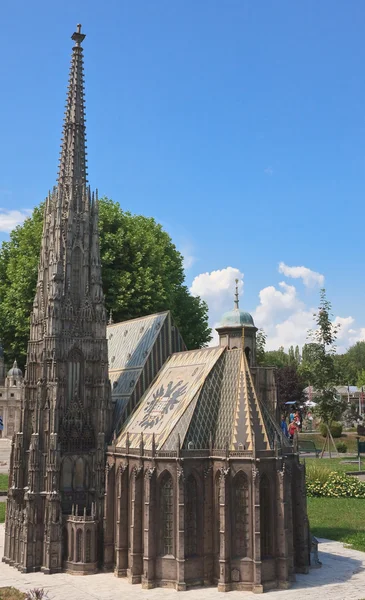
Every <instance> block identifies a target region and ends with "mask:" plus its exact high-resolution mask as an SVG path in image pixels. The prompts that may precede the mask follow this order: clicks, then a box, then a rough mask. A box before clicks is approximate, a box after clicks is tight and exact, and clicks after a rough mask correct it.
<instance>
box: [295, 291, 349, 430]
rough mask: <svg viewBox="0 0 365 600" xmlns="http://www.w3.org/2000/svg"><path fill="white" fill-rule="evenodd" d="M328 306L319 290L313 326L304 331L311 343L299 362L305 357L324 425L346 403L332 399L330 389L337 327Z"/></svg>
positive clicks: (329, 305) (333, 373) (333, 377)
mask: <svg viewBox="0 0 365 600" xmlns="http://www.w3.org/2000/svg"><path fill="white" fill-rule="evenodd" d="M331 309H332V307H331V303H330V302H329V300H327V297H326V291H325V290H324V289H322V290H321V292H320V304H319V307H318V312H317V313H316V314H315V315H314V321H315V328H314V329H312V330H311V331H310V332H308V337H309V339H310V340H311V341H312V344H311V345H310V350H309V349H308V348H307V349H306V351H305V352H304V351H303V362H304V359H305V361H309V363H310V371H311V385H313V386H314V388H315V390H316V391H317V392H318V397H317V398H316V401H317V402H318V407H317V412H318V414H319V416H320V417H321V418H322V420H323V421H324V422H325V423H327V424H330V423H331V421H332V420H333V419H338V418H339V417H340V416H341V414H342V412H343V411H344V409H345V405H346V403H345V402H342V401H341V400H338V399H337V398H336V390H335V388H334V384H335V381H336V369H335V362H334V354H335V352H336V346H335V342H336V338H337V333H338V326H337V325H334V324H333V323H332V321H331V316H332V315H331Z"/></svg>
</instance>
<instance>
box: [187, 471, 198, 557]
mask: <svg viewBox="0 0 365 600" xmlns="http://www.w3.org/2000/svg"><path fill="white" fill-rule="evenodd" d="M197 513H198V490H197V485H196V479H195V477H194V476H193V475H190V476H189V477H188V480H187V483H186V505H185V528H186V556H194V555H195V554H197V521H198V514H197Z"/></svg>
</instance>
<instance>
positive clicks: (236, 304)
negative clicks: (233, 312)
mask: <svg viewBox="0 0 365 600" xmlns="http://www.w3.org/2000/svg"><path fill="white" fill-rule="evenodd" d="M235 281H236V291H235V294H234V297H235V300H234V307H235V308H237V309H238V308H239V300H238V279H236V280H235Z"/></svg>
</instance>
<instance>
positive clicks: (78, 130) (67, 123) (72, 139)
mask: <svg viewBox="0 0 365 600" xmlns="http://www.w3.org/2000/svg"><path fill="white" fill-rule="evenodd" d="M72 39H73V40H74V42H75V45H74V47H73V49H72V58H71V67H70V77H69V85H68V93H67V99H66V111H65V118H64V123H63V138H62V146H61V148H62V149H61V157H60V166H59V172H58V185H59V186H64V187H65V191H67V192H68V193H70V192H71V189H72V187H74V186H80V187H81V186H84V185H85V184H86V181H87V173H86V162H87V161H86V134H85V100H84V65H83V62H84V59H83V48H82V46H81V43H82V42H83V41H84V39H85V35H84V34H83V33H81V25H77V31H76V32H75V33H74V34H73V35H72ZM70 188H71V189H70Z"/></svg>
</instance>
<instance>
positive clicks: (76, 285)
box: [71, 247, 82, 305]
mask: <svg viewBox="0 0 365 600" xmlns="http://www.w3.org/2000/svg"><path fill="white" fill-rule="evenodd" d="M81 266H82V252H81V249H80V248H79V247H76V248H74V250H73V252H72V257H71V293H72V298H73V301H74V304H75V305H78V304H79V298H80V289H81Z"/></svg>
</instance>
